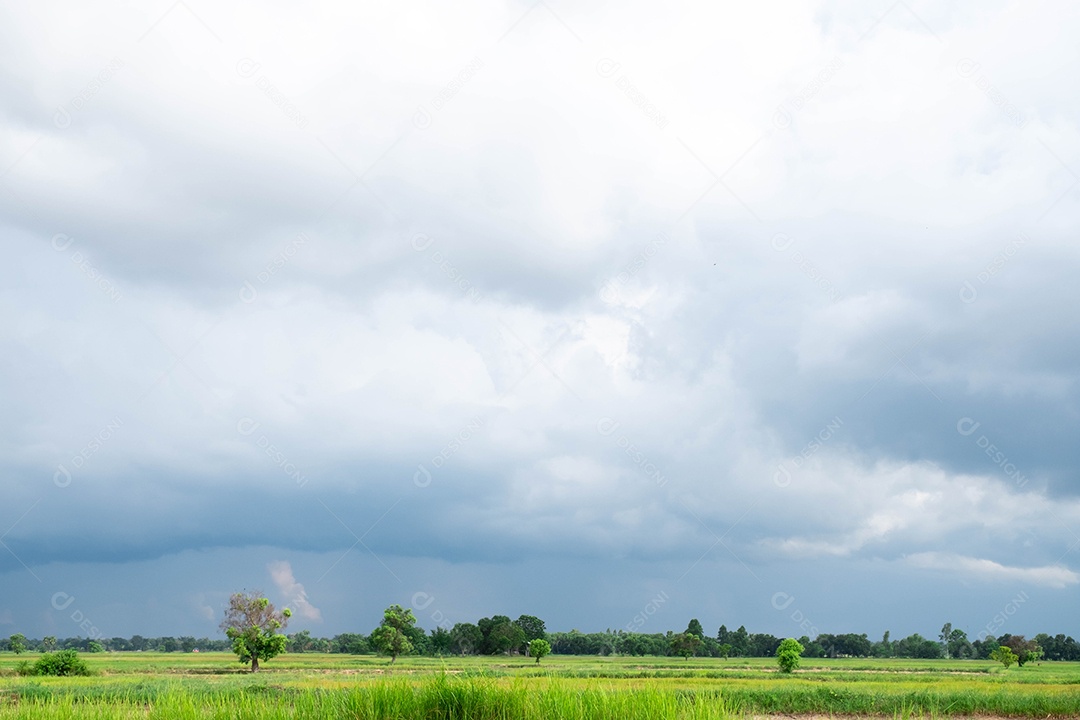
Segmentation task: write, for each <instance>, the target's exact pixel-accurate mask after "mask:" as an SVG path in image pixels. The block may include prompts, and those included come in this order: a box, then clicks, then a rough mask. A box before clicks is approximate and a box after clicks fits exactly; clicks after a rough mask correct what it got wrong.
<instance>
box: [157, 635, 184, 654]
mask: <svg viewBox="0 0 1080 720" xmlns="http://www.w3.org/2000/svg"><path fill="white" fill-rule="evenodd" d="M179 649H180V643H178V642H177V641H176V638H174V637H163V638H161V652H176V651H177V650H179Z"/></svg>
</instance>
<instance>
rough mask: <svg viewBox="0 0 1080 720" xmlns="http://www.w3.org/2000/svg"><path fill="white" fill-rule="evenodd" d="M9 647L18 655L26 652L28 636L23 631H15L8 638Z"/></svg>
mask: <svg viewBox="0 0 1080 720" xmlns="http://www.w3.org/2000/svg"><path fill="white" fill-rule="evenodd" d="M8 647H9V648H10V649H11V652H13V653H15V654H16V655H22V654H23V653H24V652H26V637H25V636H23V635H22V633H15V634H14V635H12V636H11V637H10V638H8Z"/></svg>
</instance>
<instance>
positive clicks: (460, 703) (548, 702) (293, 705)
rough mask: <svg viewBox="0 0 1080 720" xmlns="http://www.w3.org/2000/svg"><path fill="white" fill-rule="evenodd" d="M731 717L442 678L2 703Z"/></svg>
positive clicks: (411, 714) (173, 713) (638, 719)
mask: <svg viewBox="0 0 1080 720" xmlns="http://www.w3.org/2000/svg"><path fill="white" fill-rule="evenodd" d="M729 717H732V711H731V708H729V707H728V706H727V705H726V704H725V703H724V701H723V700H722V699H720V698H714V699H710V700H708V701H707V702H703V701H702V699H700V698H696V697H688V696H684V695H680V694H677V693H672V692H665V691H662V690H658V689H647V688H646V689H632V690H618V689H613V688H611V687H607V686H600V685H596V686H593V687H588V688H585V689H578V688H572V687H566V686H563V685H562V684H560V683H559V682H558V681H553V682H552V683H550V684H548V685H547V686H545V687H539V688H538V687H527V686H525V685H523V684H517V685H513V686H510V687H507V686H504V685H499V684H497V683H495V682H493V681H485V680H482V679H476V678H473V679H450V678H446V677H436V678H432V679H429V680H425V681H424V682H422V683H419V684H417V683H410V682H406V681H402V680H391V681H385V682H380V683H376V684H372V685H368V686H365V687H360V688H354V689H350V690H334V691H322V690H314V691H306V692H305V691H295V690H293V691H290V690H287V689H283V688H276V687H274V686H267V685H262V686H248V687H247V688H245V689H242V690H239V691H236V690H235V689H223V690H222V691H219V692H193V691H190V690H186V689H184V688H182V687H178V686H177V687H172V688H170V689H168V690H167V691H165V692H163V693H162V694H161V695H159V696H158V697H155V698H153V699H149V700H148V699H147V698H144V697H131V696H128V695H126V694H123V693H121V694H118V695H117V696H114V697H112V698H105V697H102V696H97V697H94V696H75V695H72V694H59V695H52V696H50V695H47V694H45V695H40V694H37V695H35V694H30V695H28V696H24V697H20V698H19V699H17V700H15V701H13V702H10V703H8V704H4V705H0V718H4V719H5V720H7V719H11V720H15V719H20V720H22V719H25V720H61V719H63V720H67V719H68V718H71V719H74V718H93V719H96V718H151V719H154V718H157V719H160V720H203V719H207V720H209V719H214V720H217V719H219V718H221V719H224V718H229V719H231V720H246V719H247V718H251V719H252V720H255V719H264V720H296V719H300V718H355V719H357V720H405V719H411V718H422V719H424V720H507V719H509V718H522V719H523V720H533V719H535V720H550V719H556V720H563V719H565V720H665V719H668V718H670V719H673V720H674V719H679V720H719V719H721V718H729Z"/></svg>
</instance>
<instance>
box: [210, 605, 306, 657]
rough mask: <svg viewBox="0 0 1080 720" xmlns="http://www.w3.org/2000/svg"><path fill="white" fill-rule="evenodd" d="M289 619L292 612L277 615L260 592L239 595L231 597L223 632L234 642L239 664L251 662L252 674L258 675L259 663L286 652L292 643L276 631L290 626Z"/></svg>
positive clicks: (287, 609) (286, 609) (285, 611)
mask: <svg viewBox="0 0 1080 720" xmlns="http://www.w3.org/2000/svg"><path fill="white" fill-rule="evenodd" d="M290 617H292V610H290V609H289V608H285V609H284V610H282V611H281V612H278V611H277V609H276V608H275V607H274V606H273V604H272V603H271V602H270V601H269V600H268V599H266V598H264V597H262V593H261V592H258V591H255V592H238V593H233V594H232V596H231V597H230V598H229V607H228V609H227V610H226V611H225V618H224V619H223V620H222V621H221V629H222V630H224V631H225V636H226V637H228V638H229V640H231V641H232V650H233V652H234V653H236V656H237V658H239V660H240V662H242V663H246V662H250V663H251V672H258V671H259V661H260V660H269V659H270V658H273V657H277V656H278V655H280V654H281V653H283V652H285V647H286V645H287V644H288V642H289V640H288V638H287V637H285V636H284V635H279V634H278V633H277V631H278V630H280V629H281V628H284V627H285V626H286V625H287V624H288V623H289V618H290Z"/></svg>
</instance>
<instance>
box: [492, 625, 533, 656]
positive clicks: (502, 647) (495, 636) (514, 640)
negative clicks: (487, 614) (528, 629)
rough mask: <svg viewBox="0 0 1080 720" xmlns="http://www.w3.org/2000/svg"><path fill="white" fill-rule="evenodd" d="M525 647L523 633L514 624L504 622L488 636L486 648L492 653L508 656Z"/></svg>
mask: <svg viewBox="0 0 1080 720" xmlns="http://www.w3.org/2000/svg"><path fill="white" fill-rule="evenodd" d="M524 645H525V631H524V630H522V629H521V628H520V627H518V626H517V625H516V624H515V623H512V622H504V623H500V624H498V625H496V626H495V627H493V628H492V629H491V632H490V633H489V634H488V647H489V648H491V649H492V651H493V652H500V653H506V654H510V652H511V651H514V652H517V651H519V650H520V649H521V648H522V647H523V646H524Z"/></svg>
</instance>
